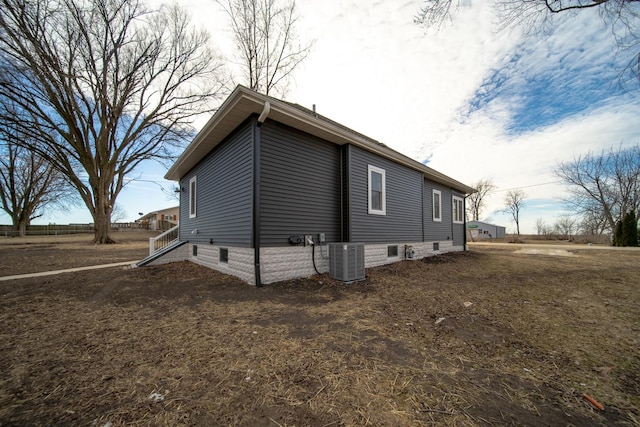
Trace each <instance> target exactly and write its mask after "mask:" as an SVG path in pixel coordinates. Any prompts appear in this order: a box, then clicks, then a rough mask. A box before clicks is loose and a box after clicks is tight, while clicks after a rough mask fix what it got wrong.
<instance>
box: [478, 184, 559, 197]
mask: <svg viewBox="0 0 640 427" xmlns="http://www.w3.org/2000/svg"><path fill="white" fill-rule="evenodd" d="M561 183H562V181H550V182H542V183H540V184H531V185H521V186H519V187H513V188H504V189H499V190H491V191H489V192H488V193H487V194H489V193H500V192H504V191H511V190H519V189H521V188H531V187H541V186H543V185H551V184H561Z"/></svg>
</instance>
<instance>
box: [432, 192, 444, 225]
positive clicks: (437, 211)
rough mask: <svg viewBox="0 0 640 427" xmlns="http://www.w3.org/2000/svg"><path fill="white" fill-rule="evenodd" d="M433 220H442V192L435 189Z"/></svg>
mask: <svg viewBox="0 0 640 427" xmlns="http://www.w3.org/2000/svg"><path fill="white" fill-rule="evenodd" d="M433 220H434V221H442V193H441V192H440V190H433Z"/></svg>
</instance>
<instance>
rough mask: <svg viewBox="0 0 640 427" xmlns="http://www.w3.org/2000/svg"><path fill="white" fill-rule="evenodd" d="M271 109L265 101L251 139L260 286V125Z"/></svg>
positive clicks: (254, 242)
mask: <svg viewBox="0 0 640 427" xmlns="http://www.w3.org/2000/svg"><path fill="white" fill-rule="evenodd" d="M270 111H271V104H270V103H269V101H265V103H264V107H263V108H262V113H260V116H259V117H258V124H257V126H256V131H255V132H256V133H255V137H254V139H253V251H254V252H253V262H254V265H253V266H254V269H255V270H254V271H255V280H256V286H257V287H261V286H262V281H261V280H260V140H261V135H260V133H261V130H260V129H261V127H262V124H263V123H264V121H265V120H266V119H267V116H268V115H269V112H270Z"/></svg>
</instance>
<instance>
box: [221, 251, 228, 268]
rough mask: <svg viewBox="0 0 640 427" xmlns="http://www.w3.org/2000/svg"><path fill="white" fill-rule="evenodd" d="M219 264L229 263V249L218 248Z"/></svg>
mask: <svg viewBox="0 0 640 427" xmlns="http://www.w3.org/2000/svg"><path fill="white" fill-rule="evenodd" d="M220 262H221V263H223V264H228V263H229V249H228V248H220Z"/></svg>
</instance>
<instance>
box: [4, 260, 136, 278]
mask: <svg viewBox="0 0 640 427" xmlns="http://www.w3.org/2000/svg"><path fill="white" fill-rule="evenodd" d="M137 262H138V261H137V260H136V261H122V262H114V263H112V264H100V265H88V266H86V267H75V268H66V269H64V270H53V271H41V272H39V273H27V274H17V275H15V276H2V277H0V282H5V281H7V280H17V279H27V278H30V277H42V276H52V275H54V274H62V273H73V272H74V271H84V270H97V269H99V268H109V267H123V266H125V265H131V264H135V263H137Z"/></svg>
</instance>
